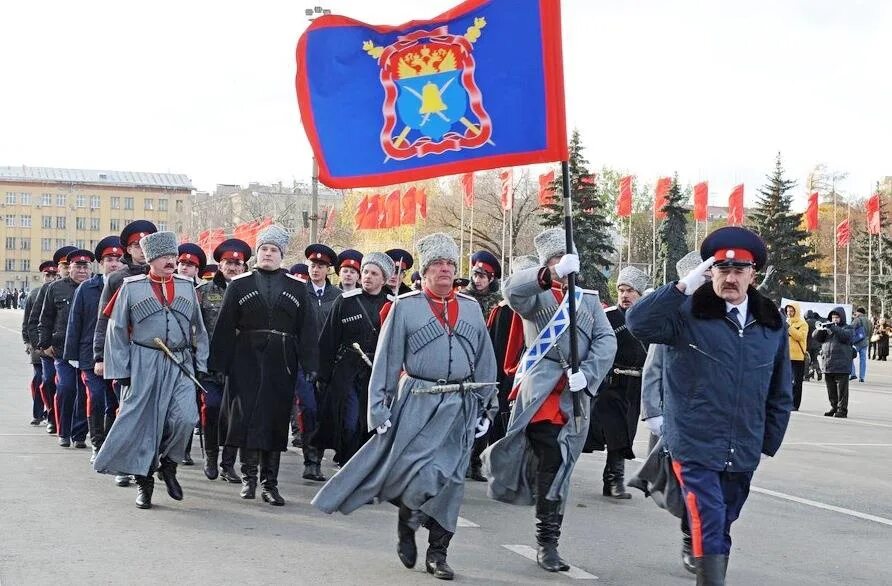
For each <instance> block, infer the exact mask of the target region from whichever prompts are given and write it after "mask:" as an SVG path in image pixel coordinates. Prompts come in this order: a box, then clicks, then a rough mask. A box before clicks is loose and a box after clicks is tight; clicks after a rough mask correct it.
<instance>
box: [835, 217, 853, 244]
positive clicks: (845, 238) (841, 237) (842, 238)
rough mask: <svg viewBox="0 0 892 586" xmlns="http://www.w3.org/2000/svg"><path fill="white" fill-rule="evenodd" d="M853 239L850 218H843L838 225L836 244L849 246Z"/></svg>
mask: <svg viewBox="0 0 892 586" xmlns="http://www.w3.org/2000/svg"><path fill="white" fill-rule="evenodd" d="M851 239H852V229H851V225H850V224H849V220H848V219H846V220H843V221H842V222H840V223H839V225H838V226H837V227H836V245H837V246H848V245H849V241H850V240H851Z"/></svg>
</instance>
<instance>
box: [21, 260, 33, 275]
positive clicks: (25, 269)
mask: <svg viewBox="0 0 892 586" xmlns="http://www.w3.org/2000/svg"><path fill="white" fill-rule="evenodd" d="M30 270H31V259H29V258H23V259H22V272H23V273H27V272H29V271H30Z"/></svg>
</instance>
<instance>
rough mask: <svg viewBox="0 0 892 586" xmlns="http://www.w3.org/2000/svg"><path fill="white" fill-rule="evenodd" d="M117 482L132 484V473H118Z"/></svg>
mask: <svg viewBox="0 0 892 586" xmlns="http://www.w3.org/2000/svg"><path fill="white" fill-rule="evenodd" d="M115 484H116V485H117V486H122V487H123V486H130V475H129V474H118V475H117V476H115Z"/></svg>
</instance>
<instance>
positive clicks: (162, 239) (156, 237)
mask: <svg viewBox="0 0 892 586" xmlns="http://www.w3.org/2000/svg"><path fill="white" fill-rule="evenodd" d="M139 246H140V248H142V252H143V254H145V255H146V262H152V261H153V260H155V259H156V258H158V257H161V256H165V255H171V254H172V255H173V256H176V255H177V252H178V249H177V235H176V234H174V233H173V232H155V233H154V234H147V235H145V236H143V237H142V238H140V239H139Z"/></svg>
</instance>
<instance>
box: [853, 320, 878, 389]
mask: <svg viewBox="0 0 892 586" xmlns="http://www.w3.org/2000/svg"><path fill="white" fill-rule="evenodd" d="M852 328H853V330H854V334H853V335H855V338H854V339H853V340H852V344H854V346H855V350H857V351H858V381H859V382H862V383H863V382H864V378H865V375H866V374H867V346H868V345H869V344H870V337H871V336H872V335H873V323H872V322H871V321H870V319H869V318H868V317H867V310H866V309H864V308H863V307H859V308H858V309H856V310H855V319H853V320H852ZM858 336H860V339H859V338H858ZM851 371H852V373H851V376H850V377H849V378H850V379H852V380H854V379H855V363H854V362H853V363H852V369H851Z"/></svg>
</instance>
